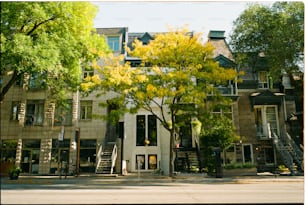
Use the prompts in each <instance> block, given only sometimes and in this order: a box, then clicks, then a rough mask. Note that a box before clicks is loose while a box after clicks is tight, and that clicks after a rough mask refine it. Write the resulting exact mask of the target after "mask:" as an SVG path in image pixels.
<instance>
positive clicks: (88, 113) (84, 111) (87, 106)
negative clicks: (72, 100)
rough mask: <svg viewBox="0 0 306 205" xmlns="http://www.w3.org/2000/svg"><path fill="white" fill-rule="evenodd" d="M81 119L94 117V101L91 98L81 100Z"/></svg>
mask: <svg viewBox="0 0 306 205" xmlns="http://www.w3.org/2000/svg"><path fill="white" fill-rule="evenodd" d="M80 119H81V120H90V119H92V101H91V100H82V101H81V111H80Z"/></svg>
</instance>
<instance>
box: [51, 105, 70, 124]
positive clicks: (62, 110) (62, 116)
mask: <svg viewBox="0 0 306 205" xmlns="http://www.w3.org/2000/svg"><path fill="white" fill-rule="evenodd" d="M71 124H72V100H67V101H66V103H65V104H64V105H60V106H57V107H56V108H55V116H54V125H71Z"/></svg>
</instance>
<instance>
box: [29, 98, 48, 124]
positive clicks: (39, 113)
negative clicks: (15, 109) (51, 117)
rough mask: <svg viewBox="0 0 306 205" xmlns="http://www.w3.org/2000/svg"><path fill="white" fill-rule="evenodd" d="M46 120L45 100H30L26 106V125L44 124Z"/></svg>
mask: <svg viewBox="0 0 306 205" xmlns="http://www.w3.org/2000/svg"><path fill="white" fill-rule="evenodd" d="M43 120H44V101H43V100H29V101H28V102H27V106H26V120H25V125H42V124H43Z"/></svg>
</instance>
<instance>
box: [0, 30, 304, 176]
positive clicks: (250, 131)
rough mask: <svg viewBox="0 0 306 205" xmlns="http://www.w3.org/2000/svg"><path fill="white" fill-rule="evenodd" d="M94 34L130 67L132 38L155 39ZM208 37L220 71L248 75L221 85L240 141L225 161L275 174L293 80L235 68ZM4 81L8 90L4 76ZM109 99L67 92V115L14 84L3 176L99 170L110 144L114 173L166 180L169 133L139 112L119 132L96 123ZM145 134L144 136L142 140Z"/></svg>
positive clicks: (213, 35) (215, 34)
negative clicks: (159, 174)
mask: <svg viewBox="0 0 306 205" xmlns="http://www.w3.org/2000/svg"><path fill="white" fill-rule="evenodd" d="M97 32H98V33H99V34H101V36H102V35H103V36H105V38H106V40H107V42H108V44H109V46H110V48H111V49H112V50H113V52H114V54H116V55H117V54H123V55H125V61H129V62H131V65H132V66H133V65H137V64H139V59H136V58H131V57H129V56H127V54H126V52H125V50H124V45H125V44H126V45H130V43H131V41H132V40H133V39H134V38H138V39H140V40H142V41H144V43H147V42H148V41H149V40H152V39H154V34H152V33H129V32H128V29H127V28H98V29H97ZM208 37H209V38H208V41H209V42H210V43H211V44H212V45H213V46H214V47H215V48H216V49H215V52H214V58H215V60H216V61H218V62H219V63H220V65H222V66H223V67H229V68H236V69H238V70H239V71H241V70H243V71H244V72H245V75H243V76H241V78H242V79H243V81H242V82H241V83H237V82H229V83H228V85H226V86H223V87H218V89H219V90H220V91H221V93H222V94H223V95H224V96H226V97H228V98H231V99H232V106H231V109H230V111H229V112H227V113H224V111H222V110H219V111H216V112H217V113H219V114H226V115H228V116H230V117H231V118H232V120H233V123H234V125H235V127H236V132H237V135H239V136H241V140H240V142H239V143H235V144H233V146H231V147H229V148H228V149H227V150H225V151H224V153H223V163H224V164H225V163H236V162H239V163H253V164H256V166H257V168H258V171H273V169H274V168H275V166H276V165H277V164H282V163H283V161H286V159H284V158H282V157H281V156H283V155H284V154H282V151H279V150H277V149H276V148H277V146H278V147H279V146H280V145H279V144H275V142H274V141H273V139H275V138H273V136H271V133H272V132H274V133H275V134H276V135H277V136H279V137H280V138H281V137H282V136H284V135H285V134H286V133H287V131H288V130H286V127H287V126H288V125H290V123H289V121H290V119H291V118H290V116H291V114H294V113H296V103H295V98H294V96H293V95H292V93H293V92H292V90H293V88H292V86H290V81H289V80H288V78H283V81H282V82H281V83H282V84H283V85H285V86H284V89H283V87H279V86H277V87H275V85H272V84H271V83H272V81H271V80H270V78H269V76H268V75H267V73H268V72H267V70H265V69H266V68H261V67H256V68H252V67H250V66H248V65H246V66H240V67H239V68H237V67H238V66H237V65H236V64H235V62H234V58H233V56H232V53H231V51H230V48H229V46H228V45H227V42H226V39H225V37H224V31H211V32H210V33H209V36H208ZM93 74H94V71H88V70H83V73H82V77H83V78H85V77H86V76H88V75H93ZM1 78H2V84H5V82H6V80H7V78H6V77H5V76H1ZM111 98H112V94H107V95H105V96H101V97H99V98H97V97H96V93H91V94H89V95H88V96H83V95H82V94H81V93H80V92H76V93H71V95H70V96H69V97H68V98H67V105H68V109H65V110H64V109H62V108H61V107H59V106H56V105H55V104H54V103H52V101H51V99H48V95H47V93H46V92H45V90H41V89H39V88H38V87H36V86H35V85H33V84H31V76H28V77H25V80H24V81H23V83H21V82H17V83H16V85H14V86H13V87H12V88H11V89H10V91H9V92H8V94H7V95H6V96H5V99H4V101H3V102H2V103H1V118H0V119H1V127H0V130H1V131H0V132H1V172H2V174H3V170H4V169H5V168H6V167H7V166H11V165H12V164H15V165H17V166H20V167H21V168H22V170H23V174H41V175H47V174H63V171H62V172H60V171H59V170H65V168H67V172H68V173H69V174H73V173H76V172H79V173H95V172H96V173H97V172H98V171H99V170H100V169H101V170H100V171H101V172H102V171H103V166H104V165H103V163H102V161H103V157H102V153H103V152H104V153H106V152H107V151H108V150H107V147H108V145H112V146H111V148H110V152H112V151H114V150H116V151H117V152H116V153H117V154H116V156H117V160H116V163H115V164H114V172H115V173H121V172H122V170H124V172H125V171H128V172H136V171H138V170H140V171H142V172H153V171H156V170H162V171H163V172H164V173H165V174H167V173H168V172H169V170H168V168H169V167H168V165H169V156H170V154H169V152H170V150H169V147H170V146H169V139H168V137H169V134H168V132H167V131H166V130H165V129H163V128H162V127H161V125H160V124H159V123H157V121H156V119H155V118H152V116H151V115H150V113H148V112H146V111H144V110H140V111H139V112H138V113H137V114H135V115H132V114H126V115H125V116H123V117H122V119H121V120H120V122H118V127H117V128H116V127H113V126H112V125H110V124H109V123H107V122H105V121H103V120H102V119H99V118H95V117H94V116H95V114H107V112H109V110H110V109H111V107H108V108H103V107H101V106H99V103H100V102H101V101H103V102H107V100H108V99H111ZM268 124H269V126H268ZM118 128H119V131H118ZM137 129H142V130H143V132H144V133H148V132H152V133H155V135H154V136H155V138H154V139H153V141H152V139H150V140H151V141H152V142H153V143H151V144H149V145H146V144H141V142H138V141H137ZM271 130H272V132H271ZM147 135H148V134H144V135H143V136H141V137H142V138H144V139H147V138H148V136H147ZM188 137H189V138H188V139H182V141H181V142H180V143H186V142H188V143H189V142H190V143H189V145H188V146H189V149H185V150H183V152H184V153H188V155H190V156H191V155H192V151H193V150H195V147H196V145H195V143H194V135H193V134H191V135H190V136H188ZM294 137H295V136H292V138H294ZM300 137H302V136H300ZM142 138H141V139H142ZM293 140H295V139H293ZM142 142H144V141H143V140H142ZM114 145H116V146H114ZM114 148H116V149H114ZM204 157H205V156H204ZM287 158H288V157H287ZM122 161H123V162H124V163H122ZM289 161H290V160H289ZM78 164H79V168H77V165H78ZM112 172H113V171H112Z"/></svg>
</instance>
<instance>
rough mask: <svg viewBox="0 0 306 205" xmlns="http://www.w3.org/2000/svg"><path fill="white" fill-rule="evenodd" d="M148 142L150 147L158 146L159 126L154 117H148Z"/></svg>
mask: <svg viewBox="0 0 306 205" xmlns="http://www.w3.org/2000/svg"><path fill="white" fill-rule="evenodd" d="M148 140H149V142H150V143H149V146H157V126H156V117H155V116H154V115H149V116H148Z"/></svg>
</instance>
